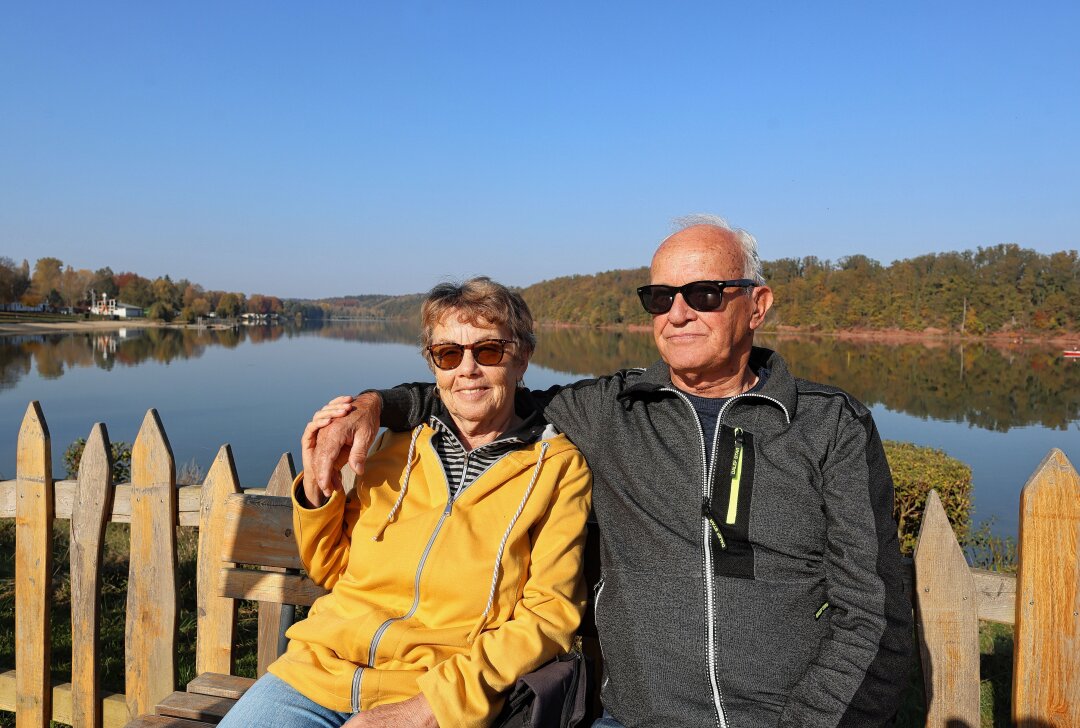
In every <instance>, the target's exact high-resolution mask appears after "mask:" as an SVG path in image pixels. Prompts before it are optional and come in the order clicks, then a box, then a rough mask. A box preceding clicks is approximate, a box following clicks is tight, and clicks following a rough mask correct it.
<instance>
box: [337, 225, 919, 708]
mask: <svg viewBox="0 0 1080 728" xmlns="http://www.w3.org/2000/svg"><path fill="white" fill-rule="evenodd" d="M638 294H639V296H640V298H641V301H642V305H644V307H645V309H646V310H647V311H648V312H649V313H650V314H652V316H653V335H654V337H655V339H656V346H657V348H658V349H659V350H660V355H661V357H662V361H659V362H657V363H655V364H653V365H652V366H651V367H649V368H648V369H632V370H626V371H620V372H617V373H615V374H613V375H611V376H606V377H600V378H597V379H590V380H585V381H582V382H578V383H576V384H572V385H569V386H566V387H561V388H558V387H557V388H554V389H552V390H549V391H547V392H543V393H534V395H533V396H534V398H535V399H536V400H537V401H539V403H540V405H541V406H542V407H543V412H544V415H545V416H546V417H547V419H548V420H549V421H550V422H552V423H553V424H554V425H555V426H557V427H558V428H560V429H561V430H562V431H563V432H565V433H566V434H567V435H569V436H570V438H571V439H572V440H573V441H574V442H575V443H576V444H577V446H578V447H579V448H580V449H581V451H582V452H583V453H584V454H585V457H586V459H587V460H588V463H589V465H590V466H591V468H592V471H593V478H594V485H593V508H594V512H595V516H596V520H597V522H598V524H599V527H600V548H601V553H600V562H601V572H602V578H601V581H600V582H599V583H598V584H597V586H596V590H595V614H596V626H597V630H598V633H599V636H600V643H601V647H602V649H603V654H604V678H603V684H602V688H601V690H602V691H601V698H602V702H603V704H604V708H605V717H604V718H603V719H601V721H598V725H604V726H619V725H625V726H628V727H631V728H632V727H634V726H665V727H666V726H718V727H719V728H728V727H729V726H730V727H731V728H757V727H759V726H783V727H784V728H808V727H817V726H820V727H821V728H825V727H826V726H828V727H830V728H832V727H835V726H857V727H859V728H866V727H867V726H878V725H883V724H885V723H887V722H889V721H890V720H891V718H892V716H893V715H894V714H895V712H896V709H897V706H898V704H899V701H900V696H901V693H902V691H903V689H904V687H905V685H906V683H907V673H908V667H909V660H908V655H909V652H910V647H911V638H912V632H911V609H910V604H909V602H908V600H907V597H906V596H905V592H904V587H903V583H902V579H901V572H900V554H899V549H898V544H897V538H896V525H895V523H894V521H893V517H892V506H893V488H892V480H891V477H890V474H889V468H888V464H887V463H886V461H885V455H884V452H883V450H882V447H881V441H880V439H879V437H878V433H877V429H876V427H875V425H874V422H873V419H872V418H871V416H870V412H869V411H868V410H867V409H866V407H864V406H863V405H862V404H860V403H859V402H858V401H856V400H855V399H854V398H852V397H851V396H850V395H848V394H847V393H845V392H844V391H842V390H840V389H837V388H836V387H831V386H827V385H822V384H816V383H814V382H808V381H805V380H802V379H797V378H795V377H794V376H792V375H791V373H790V372H789V371H788V368H787V365H786V364H785V362H784V360H783V359H782V358H781V357H780V356H779V355H778V354H776V353H774V352H772V351H769V350H767V349H762V348H757V347H754V346H753V339H754V332H755V330H757V329H758V328H759V327H760V326H761V324H762V322H763V321H764V320H765V314H766V313H767V312H768V310H769V307H770V306H771V305H772V301H773V294H772V291H771V290H770V289H769V288H768V287H767V286H765V285H763V282H762V275H761V264H760V261H759V258H758V254H757V247H756V242H755V241H754V238H753V237H752V236H751V235H749V234H748V233H746V232H744V231H741V230H732V229H731V228H729V227H728V226H727V225H726V223H724V222H723V220H721V219H719V218H708V219H704V220H703V219H700V218H698V219H696V220H694V221H692V224H690V225H688V226H687V227H685V228H683V229H681V230H679V231H678V232H676V233H675V234H674V235H672V236H671V237H669V238H668V239H667V240H665V241H664V242H663V243H662V244H661V245H660V247H659V248H658V249H657V251H656V254H655V256H654V257H653V260H652V267H651V283H650V284H649V285H646V286H642V287H641V288H640V289H639V290H638ZM523 396H526V395H523ZM432 397H433V394H432V391H431V389H430V387H425V386H422V385H406V386H402V387H396V388H394V389H393V390H387V391H383V392H380V393H366V394H363V395H361V396H360V397H359V398H358V399H357V401H356V408H357V411H356V412H353V413H351V414H349V415H348V416H346V417H343V418H342V419H340V420H338V421H336V422H335V424H334V425H333V426H331V427H329V428H327V429H326V430H324V431H323V432H322V433H320V440H319V446H318V448H319V449H318V451H317V458H319V459H318V460H317V462H318V463H319V464H318V465H317V468H318V470H317V472H316V478H317V479H318V480H319V482H320V484H322V485H323V487H327V488H328V487H330V485H329V482H330V473H331V471H332V469H333V468H334V467H335V466H336V467H340V466H341V465H342V464H343V463H344V458H345V454H344V451H345V449H348V447H349V446H350V445H351V446H352V452H351V455H350V461H351V462H352V463H353V465H354V467H362V461H363V454H364V453H365V452H366V450H367V446H368V443H369V442H370V440H371V437H372V435H373V434H374V431H375V430H376V429H377V426H376V424H377V423H376V419H377V418H378V417H379V416H380V414H381V418H382V422H383V424H384V425H386V426H388V427H391V428H394V429H401V428H404V427H407V426H410V425H414V424H416V423H418V422H420V421H424V420H425V419H426V418H427V417H428V415H429V410H430V406H431V401H432ZM380 404H381V406H380Z"/></svg>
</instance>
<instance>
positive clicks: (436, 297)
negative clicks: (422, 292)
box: [420, 276, 536, 358]
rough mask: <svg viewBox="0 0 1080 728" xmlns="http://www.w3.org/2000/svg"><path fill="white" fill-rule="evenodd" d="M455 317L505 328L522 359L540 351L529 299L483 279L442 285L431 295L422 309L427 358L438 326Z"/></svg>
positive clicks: (423, 346) (484, 277)
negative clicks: (537, 346) (535, 351)
mask: <svg viewBox="0 0 1080 728" xmlns="http://www.w3.org/2000/svg"><path fill="white" fill-rule="evenodd" d="M451 313H453V314H456V315H457V316H458V317H459V318H460V319H461V320H462V321H465V322H467V323H470V324H473V325H474V326H479V325H484V326H505V327H506V328H507V329H509V330H510V337H511V338H512V339H513V340H514V341H515V342H517V345H518V350H519V351H518V354H519V356H521V357H522V358H528V357H529V356H531V355H532V352H533V349H535V348H536V334H534V333H533V317H532V312H531V311H529V305H528V304H527V303H525V299H524V298H522V297H521V294H519V293H516V292H514V291H511V290H510V289H509V288H507V287H506V286H504V285H503V284H501V283H496V282H495V281H493V280H491V279H490V278H488V277H487V276H480V277H478V278H470V279H469V280H467V281H465V282H464V283H440V284H439V285H437V286H435V287H434V288H432V289H431V290H430V291H428V294H427V298H425V299H424V304H423V306H421V308H420V344H421V347H422V351H423V352H424V354H425V355H426V354H427V348H428V347H429V346H431V333H432V331H433V330H434V329H435V325H436V324H437V323H439V322H440V321H442V320H443V319H444V318H445V317H446V316H447V315H448V314H451Z"/></svg>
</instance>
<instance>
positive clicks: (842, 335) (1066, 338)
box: [0, 319, 1080, 348]
mask: <svg viewBox="0 0 1080 728" xmlns="http://www.w3.org/2000/svg"><path fill="white" fill-rule="evenodd" d="M349 320H351V319H349ZM537 325H538V327H540V328H553V329H600V330H601V331H634V332H651V331H652V327H650V326H646V325H641V324H610V325H605V326H589V325H586V324H571V323H549V322H545V321H538V322H537ZM232 326H233V324H231V323H229V324H224V323H214V324H203V325H202V328H205V329H226V328H231V327H232ZM150 328H162V329H191V328H199V325H198V324H177V323H165V322H162V321H151V320H149V319H128V320H124V321H104V320H97V321H41V322H35V321H26V322H22V321H15V322H11V321H4V322H0V335H5V334H28V333H58V334H59V333H77V332H80V331H118V330H120V329H150ZM757 333H758V334H760V335H762V336H776V337H780V338H784V337H792V338H794V337H799V338H806V337H816V338H828V339H842V340H848V341H874V342H879V343H886V344H914V343H927V344H932V343H937V344H967V343H982V344H990V345H992V346H1025V345H1028V344H1041V345H1053V346H1061V347H1063V348H1080V333H1075V332H1058V333H1041V332H1031V331H1017V332H996V333H993V334H986V335H983V336H975V335H971V334H959V333H956V332H949V331H942V330H940V329H938V330H929V331H904V330H902V329H846V330H839V331H810V330H803V329H796V328H787V327H778V328H767V329H766V328H762V329H758V331H757Z"/></svg>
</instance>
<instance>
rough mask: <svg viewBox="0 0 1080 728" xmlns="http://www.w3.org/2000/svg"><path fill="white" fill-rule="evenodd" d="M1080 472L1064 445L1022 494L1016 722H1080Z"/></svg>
mask: <svg viewBox="0 0 1080 728" xmlns="http://www.w3.org/2000/svg"><path fill="white" fill-rule="evenodd" d="M1078 551H1080V477H1078V476H1077V474H1076V470H1075V469H1074V468H1073V466H1072V464H1071V463H1070V462H1069V459H1068V458H1067V457H1065V453H1063V452H1061V450H1058V449H1056V448H1055V449H1053V450H1051V451H1050V452H1049V454H1047V456H1046V457H1045V458H1043V461H1042V463H1040V464H1039V467H1038V468H1036V470H1035V473H1034V474H1033V475H1032V476H1031V478H1030V479H1029V480H1028V482H1027V485H1025V486H1024V490H1023V491H1021V493H1020V570H1019V572H1018V574H1017V579H1016V632H1015V634H1016V638H1015V647H1014V652H1013V700H1012V705H1013V720H1014V722H1015V723H1016V725H1018V726H1031V727H1032V728H1034V727H1035V726H1040V727H1043V726H1055V727H1056V726H1080V678H1078V676H1080V554H1078Z"/></svg>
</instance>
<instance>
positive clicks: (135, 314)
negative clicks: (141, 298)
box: [90, 293, 146, 318]
mask: <svg viewBox="0 0 1080 728" xmlns="http://www.w3.org/2000/svg"><path fill="white" fill-rule="evenodd" d="M90 313H92V314H96V315H98V316H115V317H116V318H142V317H143V316H145V315H146V313H145V312H144V311H143V310H142V308H140V307H139V306H132V305H131V304H130V303H124V302H123V301H117V300H116V299H115V298H109V297H108V296H107V295H105V294H104V293H102V294H101V298H98V297H97V296H96V295H95V296H94V297H93V301H92V303H91V304H90Z"/></svg>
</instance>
